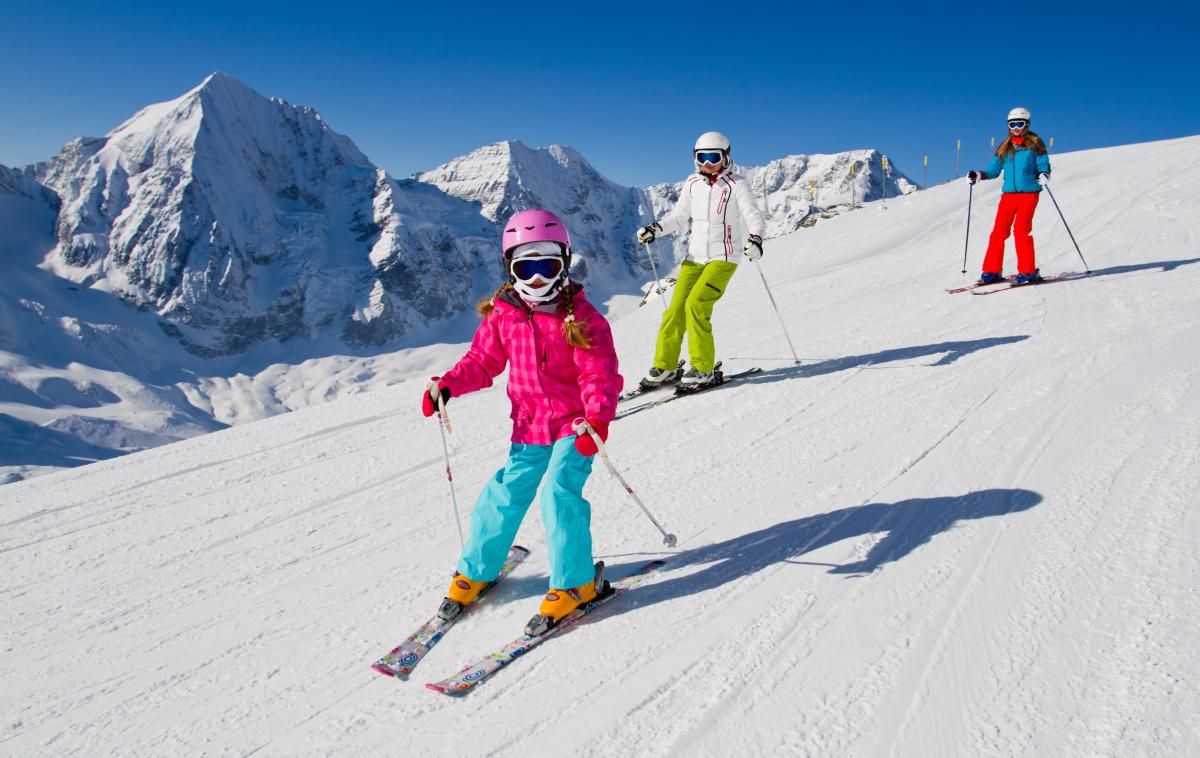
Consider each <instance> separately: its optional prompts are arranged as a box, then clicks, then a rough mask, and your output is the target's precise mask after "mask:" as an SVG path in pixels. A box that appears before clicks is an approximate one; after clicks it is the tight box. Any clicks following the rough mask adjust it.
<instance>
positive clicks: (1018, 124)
mask: <svg viewBox="0 0 1200 758" xmlns="http://www.w3.org/2000/svg"><path fill="white" fill-rule="evenodd" d="M1028 125H1029V122H1028V121H1009V122H1008V128H1009V129H1024V128H1025V127H1026V126H1028Z"/></svg>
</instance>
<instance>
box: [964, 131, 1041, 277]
mask: <svg viewBox="0 0 1200 758" xmlns="http://www.w3.org/2000/svg"><path fill="white" fill-rule="evenodd" d="M1030 116H1031V114H1030V113H1029V111H1028V110H1027V109H1025V108H1013V109H1012V110H1011V111H1010V112H1009V114H1008V137H1007V138H1006V139H1005V140H1004V141H1003V142H1002V143H1000V147H998V148H996V154H995V155H994V156H993V157H992V162H991V163H990V164H988V167H987V168H986V169H984V170H983V171H968V172H967V180H968V181H970V182H971V184H974V183H975V182H976V181H977V180H979V179H995V178H996V177H998V176H1000V174H1001V173H1003V174H1004V186H1003V188H1002V194H1001V195H1000V207H999V208H998V209H997V210H996V225H995V227H993V228H992V235H991V237H990V238H989V239H988V248H987V253H986V254H984V256H983V273H982V274H981V275H980V277H979V282H980V283H981V284H991V283H992V282H998V281H1000V280H1001V279H1003V278H1004V275H1003V273H1002V272H1003V269H1004V243H1005V241H1006V240H1007V239H1008V235H1009V234H1010V232H1015V239H1014V240H1013V242H1014V243H1015V244H1016V247H1017V276H1016V278H1015V279H1014V280H1013V281H1014V282H1016V283H1017V284H1030V283H1033V282H1037V281H1040V280H1041V278H1042V276H1041V274H1040V273H1039V272H1038V267H1037V263H1036V262H1035V261H1034V249H1033V236H1032V235H1031V234H1030V232H1032V231H1033V212H1034V210H1036V209H1037V204H1038V198H1039V197H1040V195H1041V191H1042V186H1043V185H1044V184H1046V183H1047V182H1048V181H1050V157H1049V156H1048V155H1047V154H1046V145H1045V143H1043V142H1042V139H1041V137H1039V136H1037V134H1035V133H1033V132H1031V131H1029V121H1030Z"/></svg>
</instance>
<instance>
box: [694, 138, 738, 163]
mask: <svg viewBox="0 0 1200 758" xmlns="http://www.w3.org/2000/svg"><path fill="white" fill-rule="evenodd" d="M706 152H719V153H721V168H729V138H728V137H726V136H725V135H724V134H721V133H720V132H705V133H704V134H701V135H700V136H699V137H697V138H696V146H695V147H693V148H692V158H693V159H695V161H696V168H697V169H698V168H700V159H699V158H698V157H697V156H699V155H700V153H706Z"/></svg>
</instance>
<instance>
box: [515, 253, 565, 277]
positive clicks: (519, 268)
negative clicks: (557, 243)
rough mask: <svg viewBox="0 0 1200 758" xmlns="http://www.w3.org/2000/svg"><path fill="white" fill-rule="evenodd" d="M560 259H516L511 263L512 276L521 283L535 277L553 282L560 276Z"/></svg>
mask: <svg viewBox="0 0 1200 758" xmlns="http://www.w3.org/2000/svg"><path fill="white" fill-rule="evenodd" d="M562 270H563V260H562V258H517V259H516V260H515V261H513V262H512V273H513V276H515V277H517V278H518V279H520V280H521V281H523V282H527V281H529V280H531V279H534V278H536V277H539V276H540V277H541V278H543V279H545V280H547V281H553V280H555V279H557V278H558V277H559V275H560V274H562Z"/></svg>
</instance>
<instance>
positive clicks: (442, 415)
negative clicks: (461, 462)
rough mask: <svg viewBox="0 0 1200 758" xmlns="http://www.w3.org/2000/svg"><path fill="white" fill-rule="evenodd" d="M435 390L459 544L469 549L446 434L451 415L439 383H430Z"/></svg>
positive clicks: (464, 548)
mask: <svg viewBox="0 0 1200 758" xmlns="http://www.w3.org/2000/svg"><path fill="white" fill-rule="evenodd" d="M430 390H434V391H436V392H437V393H438V396H437V397H438V420H439V421H441V423H440V424H438V429H440V430H441V432H442V459H443V460H444V461H445V462H446V481H447V482H449V483H450V504H451V506H452V507H453V509H454V528H455V529H457V530H458V544H459V546H460V547H461V548H462V549H463V550H466V548H467V541H466V539H464V538H463V530H462V520H461V519H460V518H459V516H458V496H457V495H455V494H454V475H453V474H451V473H450V446H449V445H447V444H446V433H447V432H449V431H451V430H450V415H449V414H448V413H446V399H445V398H444V397H442V391H441V389H440V388H439V387H438V385H437V382H430V383H429V387H428V389H427V390H426V391H427V392H428V391H430Z"/></svg>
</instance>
